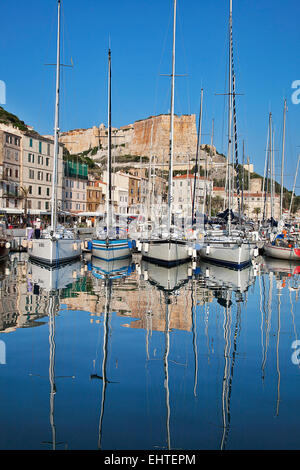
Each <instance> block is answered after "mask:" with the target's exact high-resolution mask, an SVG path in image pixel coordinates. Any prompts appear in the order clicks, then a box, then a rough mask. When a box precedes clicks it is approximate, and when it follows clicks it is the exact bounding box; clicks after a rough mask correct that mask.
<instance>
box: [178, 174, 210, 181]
mask: <svg viewBox="0 0 300 470" xmlns="http://www.w3.org/2000/svg"><path fill="white" fill-rule="evenodd" d="M194 178H195V175H194V174H192V173H190V174H188V175H187V174H185V175H176V176H174V177H173V180H176V179H177V180H180V179H181V180H184V179H194ZM197 179H198V180H199V179H200V180H206V178H204V176H197ZM206 181H208V180H206Z"/></svg>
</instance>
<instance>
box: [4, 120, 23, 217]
mask: <svg viewBox="0 0 300 470" xmlns="http://www.w3.org/2000/svg"><path fill="white" fill-rule="evenodd" d="M22 137H23V136H22V133H21V132H20V131H19V130H18V129H16V128H14V127H12V126H7V125H4V124H0V198H1V202H0V207H1V208H2V209H11V210H12V209H15V210H18V209H19V208H20V195H19V186H20V173H21V172H20V165H21V158H22Z"/></svg>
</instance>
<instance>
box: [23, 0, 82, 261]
mask: <svg viewBox="0 0 300 470" xmlns="http://www.w3.org/2000/svg"><path fill="white" fill-rule="evenodd" d="M60 17H61V1H60V0H58V28H57V62H56V101H55V125H54V157H53V175H52V197H51V226H50V227H49V228H47V229H46V230H44V231H43V232H42V237H41V238H40V239H33V240H30V241H29V242H28V254H29V257H30V258H32V259H35V260H37V261H40V262H41V263H45V264H48V265H55V264H59V263H62V262H66V261H70V260H73V259H75V258H79V257H80V255H81V240H79V239H77V238H76V235H75V233H74V232H73V231H72V230H67V229H66V228H65V227H63V226H61V225H58V223H57V183H58V171H57V166H58V151H59V141H58V139H59V98H60V66H61V64H60Z"/></svg>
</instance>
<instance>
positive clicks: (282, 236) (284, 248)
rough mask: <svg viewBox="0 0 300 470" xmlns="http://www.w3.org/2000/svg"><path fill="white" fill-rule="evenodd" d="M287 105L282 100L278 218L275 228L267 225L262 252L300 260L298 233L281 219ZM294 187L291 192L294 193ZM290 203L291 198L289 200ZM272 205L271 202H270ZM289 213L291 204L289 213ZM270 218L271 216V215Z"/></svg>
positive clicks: (275, 256) (284, 258) (291, 259)
mask: <svg viewBox="0 0 300 470" xmlns="http://www.w3.org/2000/svg"><path fill="white" fill-rule="evenodd" d="M286 112H287V105H286V100H284V112H283V113H284V114H283V139H282V160H281V192H280V220H279V222H278V225H277V229H275V231H274V229H273V230H272V227H269V233H268V239H267V241H266V243H265V245H264V254H265V255H266V256H270V257H272V258H278V259H281V260H290V261H299V262H300V237H299V233H297V232H295V231H293V232H292V231H291V226H288V227H285V222H284V220H283V174H284V147H285V121H286ZM299 159H300V157H299V158H298V163H297V169H296V174H295V181H294V188H295V184H296V179H297V173H298V166H299ZM294 188H293V193H292V194H294ZM291 203H292V200H291ZM271 206H272V202H271ZM290 213H291V205H290V210H289V215H290ZM271 220H272V216H271Z"/></svg>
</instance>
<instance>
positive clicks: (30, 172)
mask: <svg viewBox="0 0 300 470" xmlns="http://www.w3.org/2000/svg"><path fill="white" fill-rule="evenodd" d="M29 178H30V179H31V180H34V171H33V170H29Z"/></svg>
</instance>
